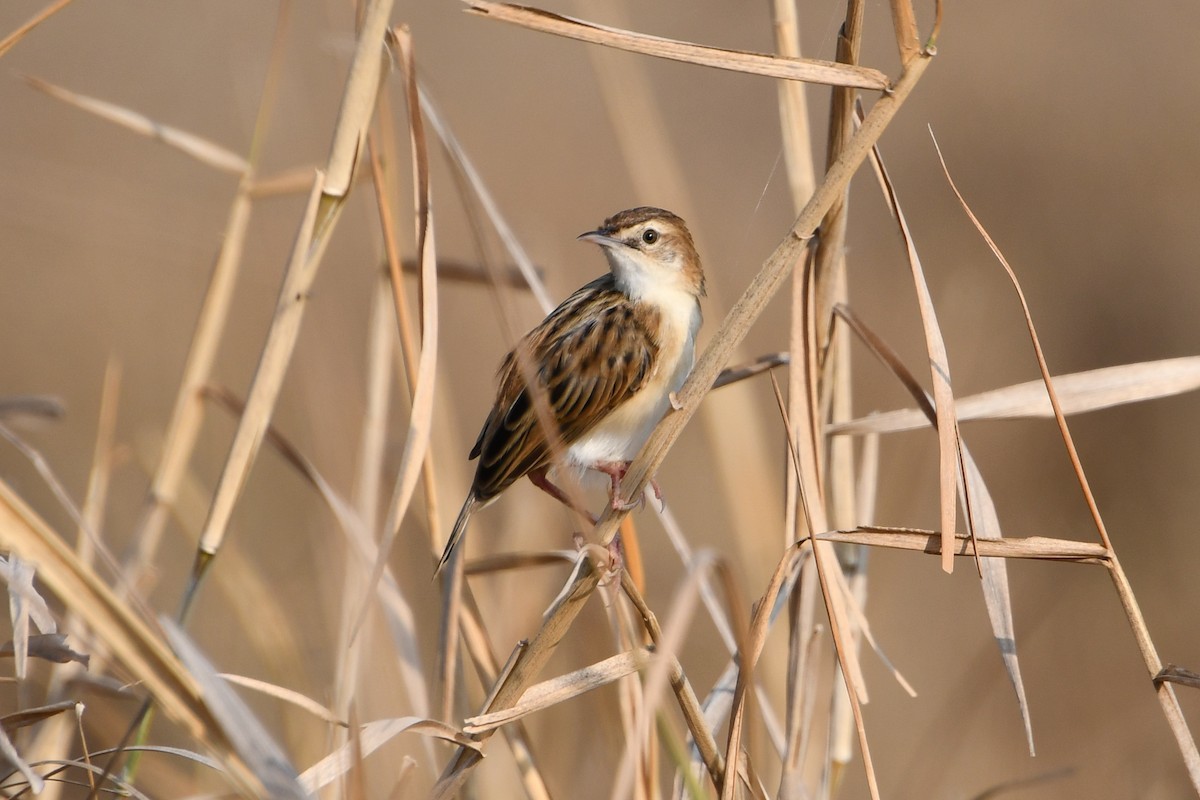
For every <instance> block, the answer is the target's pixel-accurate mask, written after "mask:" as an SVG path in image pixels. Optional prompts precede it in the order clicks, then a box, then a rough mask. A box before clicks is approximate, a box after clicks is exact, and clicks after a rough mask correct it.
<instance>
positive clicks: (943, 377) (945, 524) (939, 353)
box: [871, 146, 972, 572]
mask: <svg viewBox="0 0 1200 800" xmlns="http://www.w3.org/2000/svg"><path fill="white" fill-rule="evenodd" d="M871 164H872V166H874V167H875V172H876V174H877V175H878V177H879V182H880V184H881V185H882V187H883V193H884V196H885V199H886V200H887V203H888V206H889V208H890V209H891V211H892V216H893V217H894V218H895V220H896V224H897V225H898V226H899V228H900V236H901V237H902V238H903V239H904V248H905V252H906V253H907V254H908V264H909V268H910V270H911V272H912V278H913V286H914V287H915V288H916V292H917V306H918V308H919V310H920V314H921V328H922V329H923V330H924V332H925V351H926V353H928V355H929V375H930V380H932V382H933V401H934V411H935V413H936V417H937V421H936V425H935V427H936V428H937V436H938V479H939V488H940V492H939V498H940V506H941V530H942V569H943V570H944V571H946V572H953V571H954V556H953V555H951V554H950V539H951V537H953V536H954V529H955V522H956V517H957V514H958V503H957V497H958V490H959V489H960V486H959V476H960V474H961V470H962V468H963V465H962V461H963V459H962V452H961V448H962V442H961V441H960V440H959V436H958V416H957V413H956V411H955V407H954V405H955V403H954V390H953V389H952V388H951V385H950V361H949V357H948V355H947V353H946V341H945V339H944V338H943V336H942V329H941V326H940V325H938V320H937V313H936V311H935V310H934V308H933V297H932V296H931V295H930V293H929V284H928V283H927V282H926V280H925V270H924V269H923V268H922V267H921V258H920V256H918V255H917V248H916V245H915V244H914V242H913V238H912V234H911V232H910V231H909V228H908V221H907V220H905V218H904V211H903V210H902V209H901V208H900V198H899V196H898V195H897V194H896V187H895V185H894V184H893V183H892V179H891V177H889V175H888V173H887V168H886V167H884V164H883V156H882V155H880V153H879V148H878V146H875V147H872V148H871ZM964 483H965V481H964ZM970 488H971V487H970V486H969V485H964V486H962V487H961V489H962V491H964V492H965V493H966V494H965V497H964V500H965V502H964V505H965V506H966V507H967V508H968V509H969V508H970V507H971V504H970V498H971V494H970ZM971 521H972V520H971V517H970V515H968V517H967V525H968V529H969V526H970V524H971Z"/></svg>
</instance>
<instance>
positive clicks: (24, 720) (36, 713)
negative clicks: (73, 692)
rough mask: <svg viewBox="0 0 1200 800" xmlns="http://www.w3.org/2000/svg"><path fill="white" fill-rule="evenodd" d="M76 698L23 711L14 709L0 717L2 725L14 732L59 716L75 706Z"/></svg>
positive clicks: (0, 725)
mask: <svg viewBox="0 0 1200 800" xmlns="http://www.w3.org/2000/svg"><path fill="white" fill-rule="evenodd" d="M75 705H76V703H75V701H74V700H63V701H62V702H61V703H51V704H50V705H46V706H38V707H37V708H26V709H23V710H21V711H14V712H13V713H11V714H5V715H4V716H3V717H0V727H3V728H4V730H5V731H8V732H10V733H11V732H12V731H15V730H16V729H17V728H24V727H26V726H29V725H35V724H37V723H39V722H41V721H42V720H44V719H49V718H50V717H57V716H58V715H59V714H61V713H63V712H64V711H70V710H72V709H74V708H75Z"/></svg>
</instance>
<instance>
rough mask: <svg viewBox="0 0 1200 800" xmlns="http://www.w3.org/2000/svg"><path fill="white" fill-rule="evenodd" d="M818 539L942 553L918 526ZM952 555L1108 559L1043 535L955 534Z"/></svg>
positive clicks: (1090, 547) (936, 536)
mask: <svg viewBox="0 0 1200 800" xmlns="http://www.w3.org/2000/svg"><path fill="white" fill-rule="evenodd" d="M815 538H817V539H820V540H822V541H829V542H852V543H854V544H864V545H868V546H871V547H887V548H890V549H892V550H912V551H915V552H920V553H927V554H929V555H938V556H940V555H941V554H942V547H941V538H942V534H941V532H940V531H927V530H920V529H917V528H888V527H881V526H870V527H860V528H856V529H854V530H847V531H827V532H825V533H818V534H817V535H816V537H815ZM950 552H951V555H953V556H956V557H968V558H975V557H976V556H978V557H982V558H1032V559H1038V560H1042V561H1078V562H1080V563H1084V564H1102V563H1107V562H1108V551H1106V550H1105V549H1104V547H1103V546H1102V545H1098V544H1095V543H1092V542H1077V541H1074V540H1072V539H1053V538H1048V537H1044V536H1031V537H1026V538H1013V537H1005V538H1003V539H989V538H983V537H975V539H973V540H972V538H971V537H970V536H965V535H958V536H955V537H954V546H953V548H952V549H951V551H950Z"/></svg>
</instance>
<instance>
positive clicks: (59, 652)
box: [0, 633, 91, 669]
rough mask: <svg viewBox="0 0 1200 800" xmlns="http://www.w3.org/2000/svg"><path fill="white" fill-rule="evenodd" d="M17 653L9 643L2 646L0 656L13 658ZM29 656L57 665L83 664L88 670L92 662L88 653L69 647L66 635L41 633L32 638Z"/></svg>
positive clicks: (11, 643) (29, 644)
mask: <svg viewBox="0 0 1200 800" xmlns="http://www.w3.org/2000/svg"><path fill="white" fill-rule="evenodd" d="M15 653H16V648H15V647H14V644H13V642H11V641H9V642H5V643H4V644H2V645H0V656H11V655H15ZM28 654H29V655H30V656H31V657H33V658H40V659H42V660H43V661H53V662H54V663H56V664H67V663H70V662H72V661H74V662H76V663H79V664H82V665H83V668H84V669H87V667H88V662H90V661H91V656H89V655H87V654H86V653H77V652H75V651H74V650H72V649H71V648H70V646H68V645H67V635H66V634H65V633H39V634H35V635H34V636H30V637H29V642H28Z"/></svg>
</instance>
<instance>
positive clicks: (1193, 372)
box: [828, 356, 1200, 434]
mask: <svg viewBox="0 0 1200 800" xmlns="http://www.w3.org/2000/svg"><path fill="white" fill-rule="evenodd" d="M1196 389H1200V356H1183V357H1182V358H1165V359H1161V360H1158V361H1139V362H1136V363H1133V364H1121V365H1119V366H1115V367H1102V368H1100V369H1091V370H1087V371H1085V372H1073V373H1071V374H1069V375H1059V376H1057V377H1055V378H1054V390H1055V391H1056V392H1057V393H1058V398H1059V401H1060V403H1061V405H1062V412H1063V414H1064V415H1065V416H1071V415H1072V414H1084V413H1087V412H1089V411H1099V410H1100V409H1104V408H1112V407H1113V406H1119V405H1125V404H1126V403H1140V402H1143V401H1146V400H1157V399H1158V398H1161V397H1171V396H1173V395H1177V394H1183V393H1184V392H1191V391H1195V390H1196ZM955 410H956V411H957V412H958V419H959V421H960V422H961V421H963V420H972V419H1013V418H1018V417H1035V418H1043V417H1053V416H1054V406H1053V405H1051V403H1050V398H1049V397H1048V396H1047V395H1046V384H1045V383H1044V382H1043V381H1041V380H1040V379H1039V380H1036V381H1028V382H1026V383H1017V384H1013V385H1011V386H1005V387H1003V388H1000V389H992V390H990V391H986V392H980V393H979V394H973V395H970V396H969V397H959V398H955ZM925 425H926V419H925V415H924V414H923V413H922V412H921V411H920V410H918V409H902V410H898V411H888V412H884V413H880V414H871V415H869V416H866V417H860V418H859V419H854V420H849V421H847V422H843V423H838V424H834V425H831V426H830V427H829V429H828V432H829V433H836V434H847V433H866V432H868V431H870V432H876V433H894V432H897V431H909V430H915V429H917V428H923V427H925Z"/></svg>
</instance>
